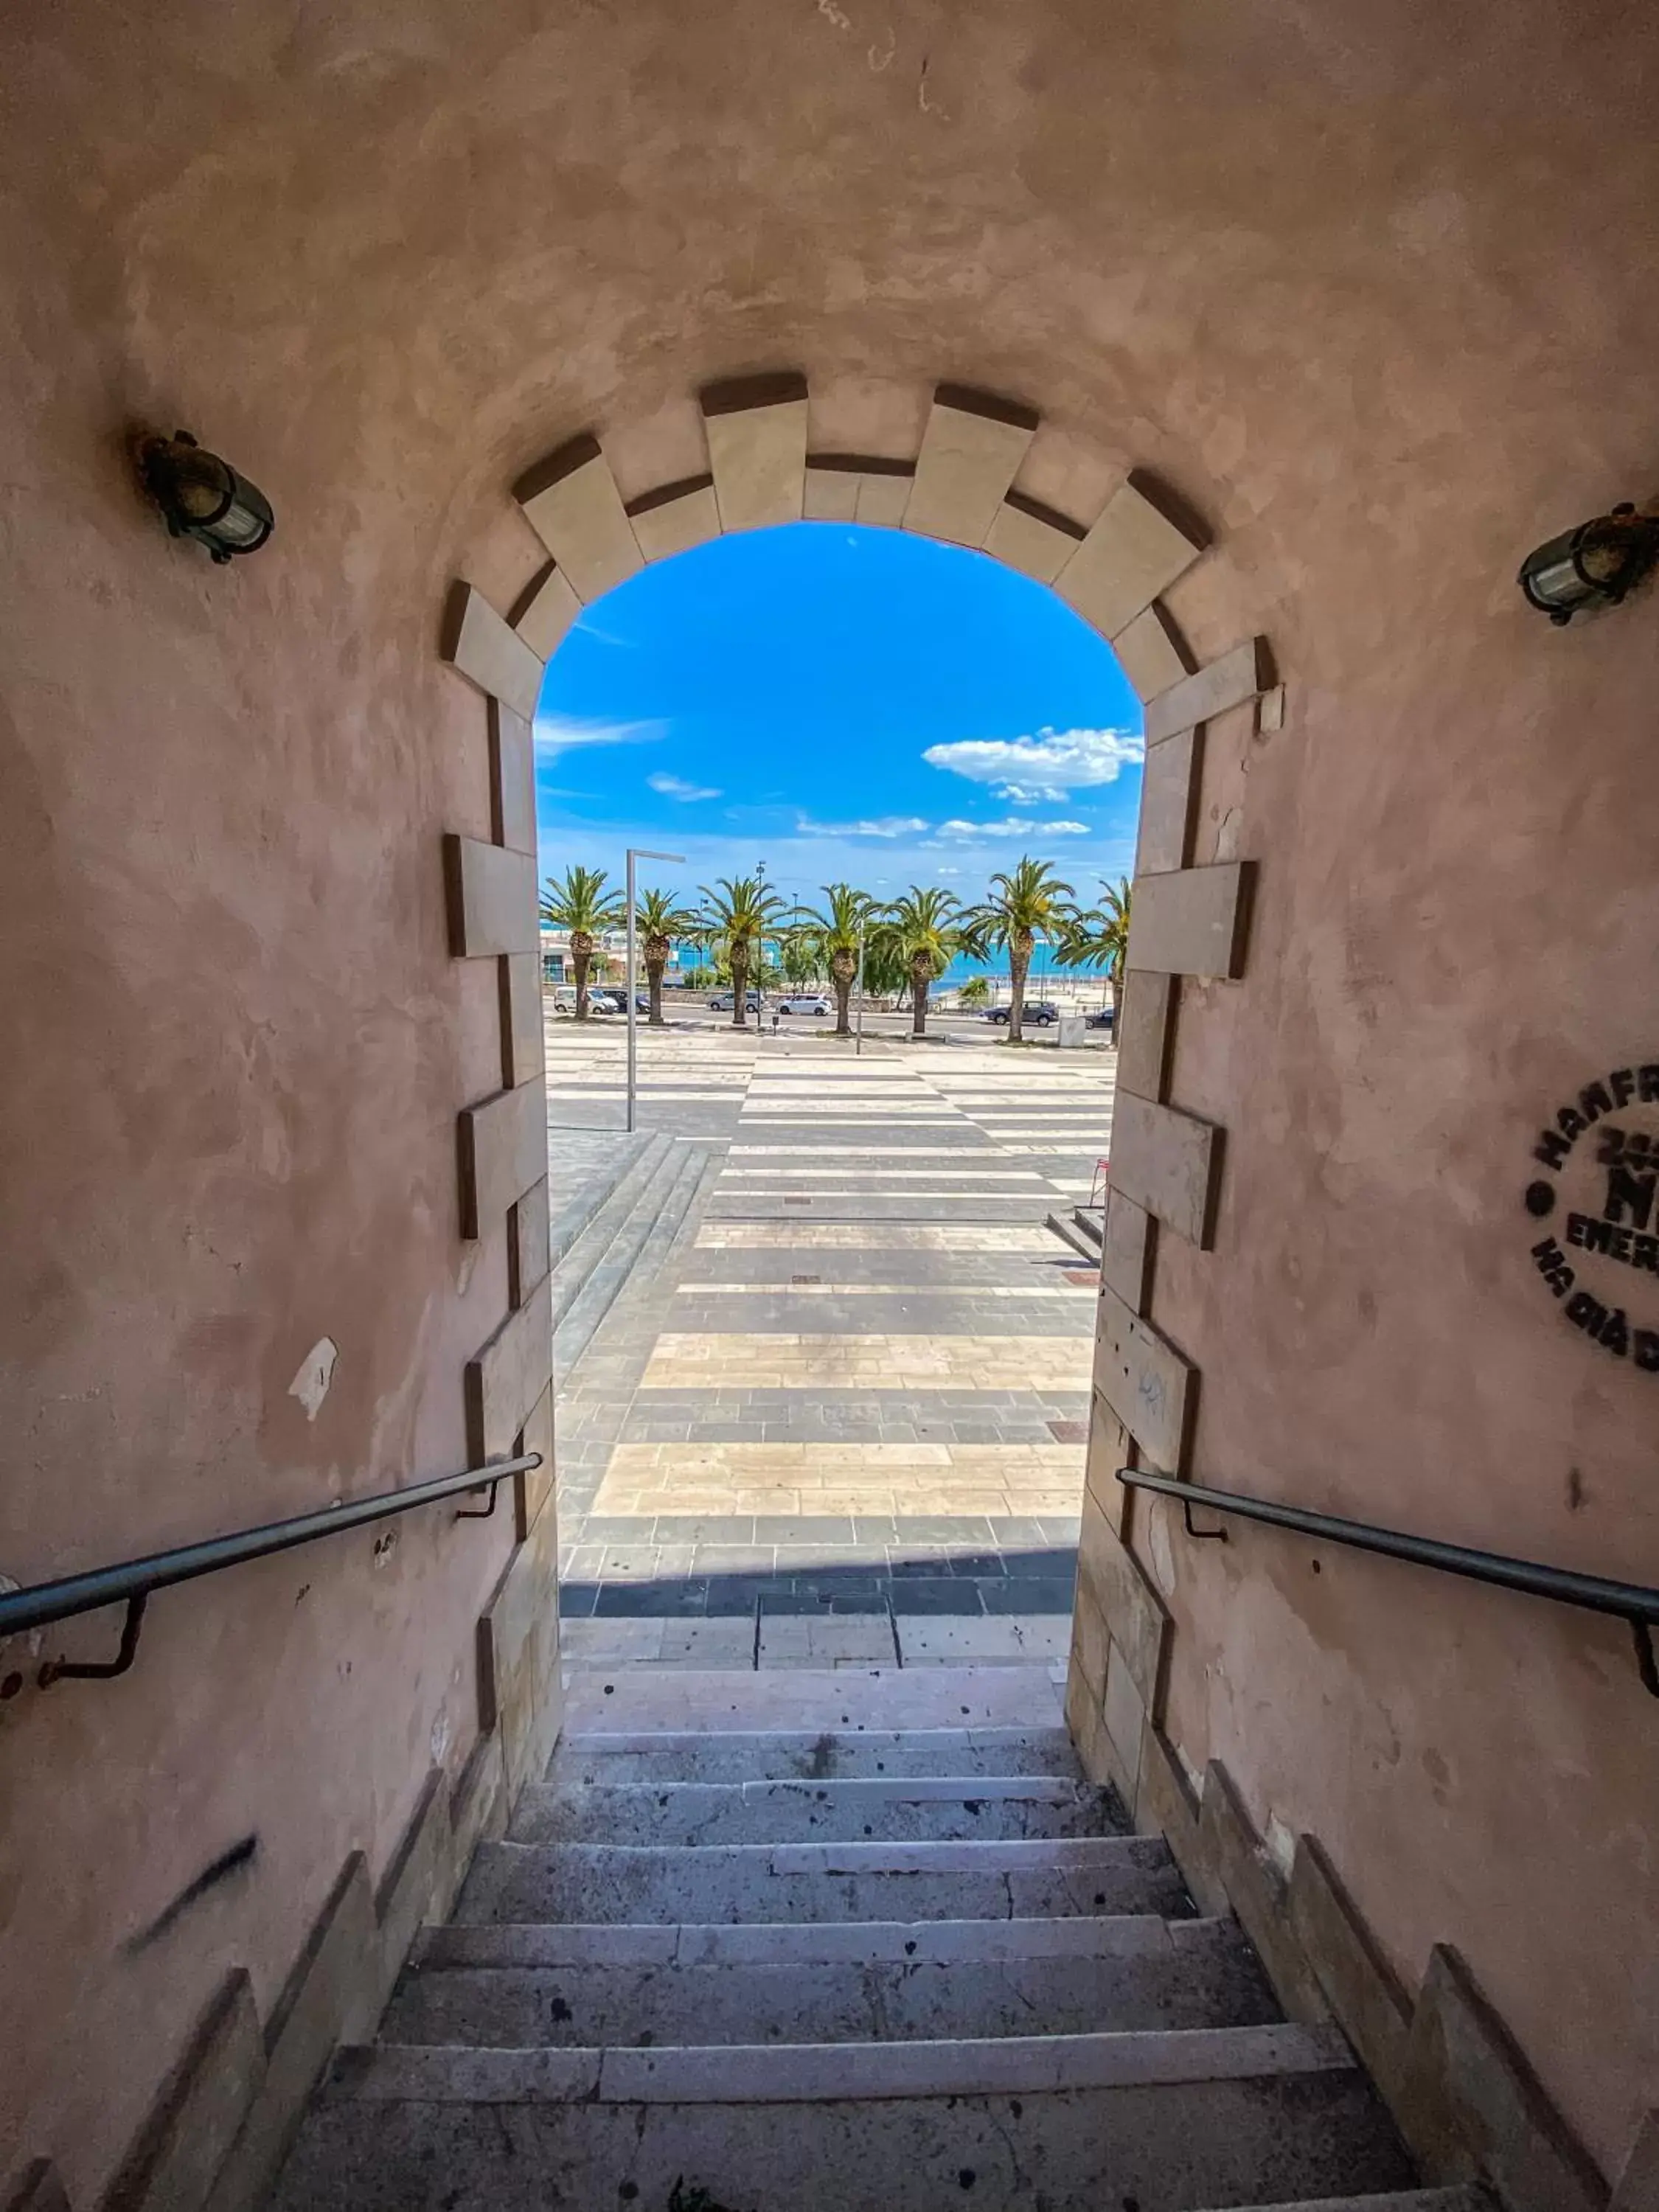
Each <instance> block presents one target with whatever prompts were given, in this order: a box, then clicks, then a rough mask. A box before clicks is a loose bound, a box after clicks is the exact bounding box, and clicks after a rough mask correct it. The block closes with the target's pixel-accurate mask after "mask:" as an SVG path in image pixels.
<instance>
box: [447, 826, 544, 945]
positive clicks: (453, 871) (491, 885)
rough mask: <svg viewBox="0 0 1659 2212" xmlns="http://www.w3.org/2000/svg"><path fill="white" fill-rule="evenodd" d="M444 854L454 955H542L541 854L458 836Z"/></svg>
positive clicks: (451, 943)
mask: <svg viewBox="0 0 1659 2212" xmlns="http://www.w3.org/2000/svg"><path fill="white" fill-rule="evenodd" d="M443 850H444V885H445V890H446V893H447V899H448V906H449V949H450V951H451V952H453V954H454V955H455V957H457V958H458V959H477V958H479V957H485V956H488V955H489V954H492V953H495V954H499V953H503V952H508V953H510V952H531V953H535V954H536V955H537V956H538V957H539V955H540V951H541V921H540V916H539V915H538V910H537V905H536V855H535V854H533V853H512V852H509V851H508V850H507V848H506V846H504V845H487V844H485V843H484V842H483V839H482V838H478V837H461V836H455V835H454V834H453V832H451V833H450V834H448V835H447V836H445V838H444V848H443Z"/></svg>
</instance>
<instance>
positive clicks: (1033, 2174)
mask: <svg viewBox="0 0 1659 2212" xmlns="http://www.w3.org/2000/svg"><path fill="white" fill-rule="evenodd" d="M1410 2179H1411V2173H1410V2169H1409V2166H1408V2165H1407V2161H1406V2159H1405V2157H1404V2154H1403V2153H1402V2151H1401V2148H1400V2145H1399V2142H1398V2141H1397V2139H1396V2137H1395V2134H1394V2131H1393V2130H1392V2128H1391V2127H1390V2125H1389V2121H1388V2118H1387V2116H1386V2115H1385V2114H1384V2113H1383V2111H1382V2109H1381V2107H1380V2106H1379V2105H1378V2104H1377V2102H1376V2098H1375V2097H1374V2096H1373V2094H1372V2093H1371V2092H1370V2088H1369V2087H1368V2085H1367V2084H1366V2083H1365V2081H1364V2078H1363V2076H1362V2075H1360V2074H1359V2072H1358V2069H1356V2068H1355V2067H1354V2066H1353V2065H1352V2062H1351V2060H1350V2059H1349V2057H1348V2054H1347V2051H1346V2045H1343V2044H1342V2042H1341V2039H1340V2037H1336V2036H1334V2035H1333V2034H1331V2033H1329V2032H1328V2031H1322V2030H1316V2029H1309V2028H1304V2027H1286V2026H1278V2027H1231V2028H1219V2029H1207V2030H1197V2031H1188V2032H1176V2033H1166V2032H1163V2031H1154V2032H1151V2033H1132V2034H1119V2035H1113V2034H1100V2035H1080V2036H1036V2037H1029V2038H1021V2039H1008V2040H1004V2041H999V2042H989V2043H982V2042H972V2041H931V2042H915V2043H908V2044H907V2043H889V2044H867V2043H866V2044H842V2045H811V2044H806V2045H789V2046H778V2045H763V2046H758V2047H757V2046H754V2045H748V2046H743V2045H734V2046H728V2047H725V2048H710V2047H700V2048H690V2049H651V2050H643V2051H642V2050H623V2049H616V2048H609V2049H580V2050H549V2049H530V2050H489V2051H484V2050H477V2049H467V2048H460V2049H457V2048H453V2047H451V2048H438V2047H422V2046H414V2047H411V2046H408V2045H389V2046H383V2047H380V2048H378V2049H375V2050H372V2051H347V2052H344V2053H343V2054H342V2055H341V2057H340V2059H339V2060H338V2061H337V2063H336V2065H335V2067H334V2069H333V2071H332V2073H331V2075H330V2077H329V2081H328V2083H327V2085H326V2086H325V2090H324V2093H323V2094H322V2096H321V2098H320V2100H319V2102H318V2104H317V2105H316V2106H314V2107H313V2112H312V2113H311V2115H310V2117H309V2118H308V2120H307V2124H306V2126H305V2128H304V2130H303V2131H302V2133H301V2138H300V2141H299V2143H298V2144H297V2146H296V2148H295V2154H294V2156H293V2157H292V2158H291V2160H289V2166H288V2169H287V2171H286V2172H285V2174H284V2176H283V2180H282V2182H281V2184H280V2185H279V2186H278V2188H277V2191H276V2195H275V2197H274V2198H273V2200H272V2212H302V2208H303V2212H337V2209H338V2212H344V2208H346V2207H349V2208H350V2212H446V2208H450V2209H452V2212H483V2208H484V2207H486V2206H487V2207H489V2212H545V2208H547V2207H549V2206H551V2205H565V2206H569V2207H572V2208H575V2207H581V2208H588V2207H595V2208H598V2207H608V2206H611V2205H614V2204H617V2203H630V2204H635V2205H638V2206H639V2207H640V2208H641V2212H666V2208H667V2206H668V2204H669V2202H670V2198H671V2195H672V2193H673V2191H675V2188H676V2185H677V2184H678V2185H680V2186H681V2189H682V2192H683V2193H682V2202H684V2197H685V2196H686V2195H690V2194H691V2192H693V2191H704V2192H706V2198H705V2200H704V2201H706V2202H708V2203H713V2204H715V2205H718V2206H720V2207H725V2208H729V2212H894V2207H895V2206H896V2205H899V2204H902V2206H903V2207H904V2212H960V2208H961V2207H962V2205H963V2203H964V2201H966V2202H969V2203H980V2204H983V2205H986V2206H987V2207H994V2208H1012V2207H1015V2206H1036V2205H1041V2206H1042V2207H1043V2208H1044V2212H1103V2208H1105V2207H1112V2208H1116V2207H1118V2206H1120V2205H1121V2204H1123V2203H1125V2202H1126V2200H1127V2201H1129V2202H1131V2203H1134V2204H1135V2205H1136V2206H1138V2207H1139V2212H1179V2208H1184V2207H1192V2206H1197V2205H1204V2204H1221V2205H1225V2204H1226V2203H1228V2202H1229V2201H1230V2200H1231V2202H1232V2203H1235V2204H1237V2203H1240V2202H1241V2201H1245V2200H1247V2198H1248V2197H1255V2198H1259V2199H1261V2200H1262V2201H1263V2202H1267V2203H1273V2202H1274V2201H1277V2202H1279V2203H1284V2202H1285V2201H1286V2200H1291V2199H1294V2198H1296V2197H1304V2198H1305V2197H1308V2196H1309V2195H1310V2193H1311V2194H1313V2195H1315V2196H1317V2195H1318V2194H1319V2193H1320V2192H1321V2191H1324V2192H1326V2193H1328V2192H1329V2191H1332V2190H1337V2189H1343V2188H1346V2189H1348V2190H1350V2191H1352V2190H1353V2189H1355V2188H1362V2189H1363V2188H1365V2187H1370V2188H1373V2189H1378V2190H1383V2189H1389V2188H1395V2189H1398V2188H1401V2187H1403V2186H1405V2185H1407V2183H1408V2182H1409V2181H1410Z"/></svg>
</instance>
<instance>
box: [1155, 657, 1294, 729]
mask: <svg viewBox="0 0 1659 2212" xmlns="http://www.w3.org/2000/svg"><path fill="white" fill-rule="evenodd" d="M1272 681H1273V673H1272V665H1271V661H1270V659H1269V656H1268V653H1267V640H1266V638H1263V637H1252V638H1249V639H1247V640H1246V641H1245V642H1244V643H1243V645H1236V646H1235V647H1233V649H1232V651H1231V653H1223V654H1222V656H1221V658H1220V659H1218V660H1212V661H1209V662H1207V663H1206V665H1205V666H1204V667H1202V668H1200V670H1199V671H1197V673H1196V674H1195V675H1192V676H1183V677H1182V679H1181V681H1180V682H1179V683H1178V684H1171V686H1170V689H1169V690H1167V691H1162V692H1160V693H1159V694H1158V697H1157V698H1155V699H1152V700H1149V701H1148V702H1147V705H1146V743H1147V744H1148V745H1156V744H1160V743H1161V742H1162V741H1163V740H1164V738H1171V737H1173V736H1174V735H1175V733H1176V731H1177V730H1190V729H1191V728H1192V727H1193V726H1194V724H1195V723H1199V722H1208V721H1212V720H1214V719H1215V717H1216V716H1217V715H1218V714H1225V713H1226V712H1227V710H1228V708H1230V707H1242V706H1243V704H1244V702H1245V701H1246V700H1247V699H1254V698H1255V696H1256V694H1257V693H1258V692H1259V691H1261V690H1265V689H1266V687H1267V685H1268V684H1270V683H1271V682H1272Z"/></svg>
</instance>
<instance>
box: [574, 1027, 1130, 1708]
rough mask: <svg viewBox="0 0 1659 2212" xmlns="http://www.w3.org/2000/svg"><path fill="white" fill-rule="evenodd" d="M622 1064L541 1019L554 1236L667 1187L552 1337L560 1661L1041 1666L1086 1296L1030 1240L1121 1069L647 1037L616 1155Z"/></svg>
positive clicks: (1075, 1445)
mask: <svg viewBox="0 0 1659 2212" xmlns="http://www.w3.org/2000/svg"><path fill="white" fill-rule="evenodd" d="M623 1054H624V1039H623V1034H622V1026H621V1024H615V1025H614V1026H612V1025H603V1026H602V1025H600V1024H592V1025H588V1026H583V1027H578V1026H577V1025H576V1024H573V1023H571V1022H569V1021H568V1020H550V1021H549V1024H548V1060H549V1121H550V1160H551V1172H552V1179H553V1206H554V1212H555V1216H556V1218H558V1216H559V1215H560V1212H561V1210H562V1208H564V1207H574V1208H578V1209H580V1206H583V1205H586V1206H590V1207H591V1206H592V1202H593V1200H594V1198H595V1196H596V1194H598V1193H599V1191H600V1190H601V1189H602V1188H608V1187H609V1186H611V1184H616V1185H617V1187H618V1188H619V1191H620V1195H619V1197H618V1198H617V1200H616V1201H615V1203H614V1206H613V1211H615V1212H617V1215H618V1217H619V1220H620V1215H621V1212H622V1209H623V1206H624V1205H625V1204H632V1205H633V1206H634V1208H635V1213H634V1217H632V1218H643V1217H642V1215H641V1208H646V1209H648V1208H649V1207H650V1206H652V1205H653V1204H654V1203H655V1202H656V1201H655V1200H653V1197H652V1192H653V1190H654V1189H656V1188H667V1187H669V1186H670V1185H672V1186H673V1187H674V1188H676V1189H677V1190H678V1191H679V1192H680V1193H681V1194H682V1195H681V1196H680V1197H679V1198H678V1200H677V1201H676V1202H675V1203H674V1204H672V1205H671V1206H665V1207H664V1208H663V1210H662V1212H661V1214H660V1216H659V1218H653V1219H652V1220H651V1221H650V1222H649V1223H648V1224H647V1226H646V1227H644V1228H643V1229H641V1230H637V1231H635V1232H634V1233H633V1234H632V1237H631V1239H630V1238H629V1237H628V1236H627V1232H626V1231H625V1228H624V1227H623V1226H621V1225H619V1226H618V1228H617V1237H618V1239H619V1240H621V1241H620V1242H619V1245H618V1249H623V1246H624V1245H625V1249H626V1252H627V1255H628V1257H627V1261H626V1265H625V1267H619V1266H617V1263H615V1262H613V1263H612V1277H613V1279H614V1281H615V1288H614V1292H608V1293H607V1297H608V1303H607V1304H605V1310H604V1315H603V1318H602V1319H601V1320H599V1322H598V1325H597V1327H595V1328H592V1333H591V1334H586V1332H585V1329H579V1330H577V1331H576V1333H575V1334H574V1336H572V1335H570V1334H569V1325H567V1324H562V1325H561V1328H560V1333H559V1336H558V1338H556V1345H563V1344H565V1343H566V1340H567V1339H568V1347H569V1348H568V1350H567V1352H566V1356H565V1357H564V1358H560V1359H559V1360H558V1361H557V1363H556V1364H557V1367H558V1372H557V1375H556V1383H557V1387H558V1412H557V1422H558V1436H559V1476H560V1486H559V1504H560V1512H561V1533H562V1544H563V1558H562V1587H561V1605H562V1613H563V1616H564V1620H565V1624H566V1627H565V1645H566V1650H567V1656H568V1658H570V1659H571V1660H573V1661H574V1662H575V1663H576V1664H578V1665H581V1664H585V1663H597V1664H613V1663H617V1662H627V1661H630V1660H634V1661H641V1662H656V1663H661V1662H677V1663H679V1664H690V1665H694V1666H704V1667H729V1666H732V1665H744V1666H748V1665H759V1666H776V1665H783V1666H790V1665H797V1666H798V1665H802V1664H813V1665H819V1666H822V1665H833V1664H847V1665H851V1664H858V1663H868V1662H871V1661H875V1660H881V1661H884V1662H887V1663H888V1664H891V1663H893V1662H894V1661H895V1659H897V1660H898V1661H900V1662H902V1663H904V1664H915V1663H920V1662H927V1661H941V1660H953V1659H964V1658H973V1659H996V1658H1007V1659H1016V1658H1032V1657H1042V1658H1053V1657H1057V1656H1060V1655H1061V1654H1062V1653H1063V1651H1064V1649H1065V1645H1066V1638H1067V1634H1068V1626H1069V1613H1070V1608H1071V1601H1072V1584H1073V1570H1074V1564H1075V1552H1076V1544H1077V1536H1078V1516H1079V1503H1080V1498H1081V1495H1082V1486H1083V1443H1084V1437H1085V1423H1086V1419H1087V1413H1088V1388H1089V1370H1090V1364H1091V1353H1092V1343H1093V1330H1094V1306H1095V1299H1094V1291H1095V1289H1096V1285H1097V1276H1096V1274H1095V1272H1094V1271H1093V1270H1092V1269H1091V1268H1089V1267H1085V1265H1083V1264H1082V1263H1081V1262H1080V1261H1079V1259H1078V1257H1077V1255H1075V1254H1074V1253H1073V1252H1071V1251H1069V1250H1068V1249H1066V1246H1065V1245H1063V1244H1062V1243H1060V1241H1059V1239H1058V1238H1057V1237H1054V1234H1053V1233H1052V1232H1051V1231H1049V1230H1048V1229H1047V1228H1045V1227H1044V1226H1043V1222H1044V1217H1045V1215H1047V1214H1048V1212H1050V1211H1051V1210H1054V1209H1056V1208H1059V1209H1063V1210H1069V1209H1070V1207H1072V1206H1074V1205H1076V1204H1078V1203H1079V1201H1080V1200H1083V1199H1085V1198H1086V1197H1087V1195H1088V1194H1089V1190H1090V1186H1091V1181H1092V1178H1093V1175H1094V1170H1095V1164H1096V1162H1097V1159H1098V1158H1100V1157H1101V1156H1102V1155H1103V1153H1104V1152H1106V1151H1107V1150H1108V1148H1109V1137H1110V1130H1111V1109H1112V1073H1113V1069H1114V1067H1115V1055H1114V1054H1111V1053H1109V1052H1105V1051H1100V1050H1094V1051H1089V1052H1066V1053H1064V1054H1062V1053H1060V1051H1058V1050H1057V1049H1055V1048H1053V1047H1044V1046H1041V1045H1039V1046H1036V1047H1033V1048H1029V1049H1021V1050H1012V1049H1011V1048H1008V1047H1006V1045H1005V1046H999V1045H997V1044H995V1043H994V1042H990V1041H989V1040H988V1039H985V1040H983V1041H981V1036H979V1035H976V1034H975V1033H973V1032H969V1033H968V1035H967V1036H965V1037H958V1038H953V1039H952V1040H951V1042H940V1043H925V1044H921V1045H912V1044H909V1043H908V1042H902V1041H900V1040H899V1039H897V1038H896V1037H891V1036H888V1037H877V1038H873V1039H869V1040H866V1045H865V1048H864V1050H863V1052H862V1054H858V1055H855V1054H854V1049H853V1048H852V1046H851V1045H850V1044H848V1043H840V1044H838V1043H836V1042H835V1041H834V1040H832V1039H831V1038H830V1037H829V1036H827V1035H825V1034H823V1032H822V1031H820V1032H819V1033H818V1034H817V1035H812V1034H800V1033H799V1032H797V1033H793V1034H790V1033H785V1034H782V1035H780V1036H772V1035H770V1034H768V1035H766V1036H756V1035H755V1033H754V1032H753V1031H752V1030H750V1031H748V1032H745V1033H739V1032H738V1031H736V1030H732V1029H731V1028H730V1027H729V1026H728V1025H724V1024H720V1025H717V1024H713V1023H710V1022H708V1021H706V1020H705V1021H702V1022H699V1023H695V1024H694V1023H690V1022H688V1023H685V1024H682V1025H678V1026H676V1027H674V1028H671V1029H670V1030H665V1031H654V1032H653V1031H648V1030H646V1029H645V1028H644V1026H643V1025H641V1031H640V1074H641V1087H640V1092H639V1099H640V1106H639V1115H638V1120H639V1128H638V1131H637V1132H636V1133H635V1134H634V1135H632V1136H628V1135H624V1134H623V1131H622V1121H623V1104H622V1089H621V1085H622V1078H623ZM624 1178H630V1180H629V1181H626V1182H625V1181H624V1180H623V1179H624ZM635 1191H637V1192H638V1193H639V1194H640V1195H639V1196H638V1198H637V1199H635V1197H634V1193H635ZM610 1233H611V1232H610V1231H608V1230H606V1231H595V1230H590V1231H587V1232H586V1236H585V1237H584V1238H583V1240H582V1242H581V1243H578V1244H576V1245H575V1246H574V1248H573V1255H582V1254H583V1252H584V1247H586V1254H585V1256H581V1257H580V1258H578V1257H576V1256H572V1257H571V1258H569V1259H562V1260H561V1261H560V1266H561V1267H567V1266H570V1267H580V1268H581V1269H584V1270H585V1269H586V1268H589V1267H593V1266H594V1265H595V1264H596V1261H595V1254H596V1252H597V1250H598V1248H599V1244H600V1243H602V1242H603V1240H604V1237H605V1236H608V1235H609V1234H610ZM556 1243H557V1238H556ZM558 1279H559V1278H558V1275H557V1273H556V1284H557V1282H558ZM596 1295H597V1294H596V1293H595V1292H593V1291H591V1290H584V1291H580V1294H579V1295H578V1296H577V1297H576V1299H575V1304H574V1306H573V1309H572V1310H573V1311H579V1310H580V1309H581V1307H582V1304H583V1303H584V1302H586V1304H589V1305H591V1304H592V1302H593V1299H594V1297H595V1296H596Z"/></svg>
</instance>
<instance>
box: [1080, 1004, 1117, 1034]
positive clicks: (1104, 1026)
mask: <svg viewBox="0 0 1659 2212" xmlns="http://www.w3.org/2000/svg"><path fill="white" fill-rule="evenodd" d="M1084 1018H1085V1021H1086V1022H1087V1023H1088V1025H1089V1027H1090V1028H1091V1030H1109V1029H1115V1028H1116V1026H1117V1008H1116V1007H1115V1006H1101V1007H1099V1008H1098V1009H1097V1011H1096V1012H1094V1013H1092V1014H1088V1015H1085V1017H1084Z"/></svg>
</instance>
